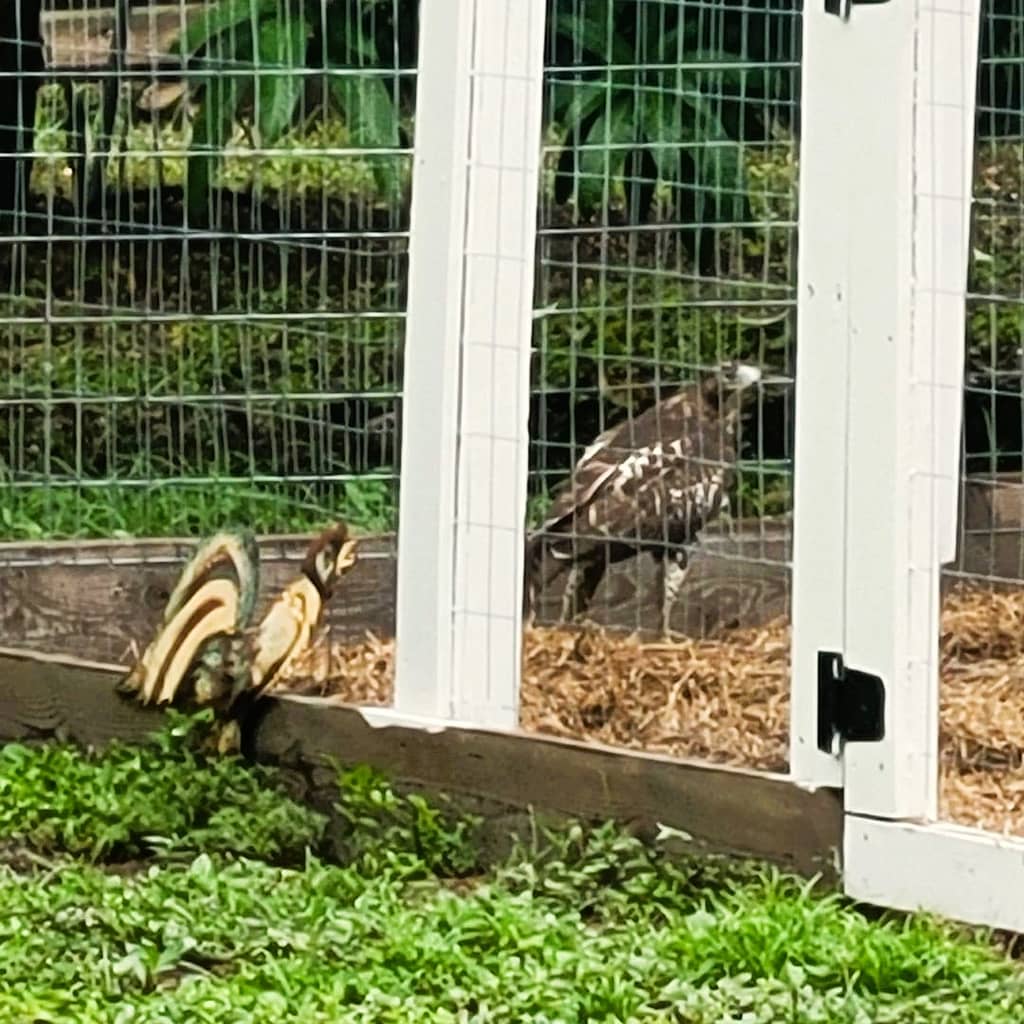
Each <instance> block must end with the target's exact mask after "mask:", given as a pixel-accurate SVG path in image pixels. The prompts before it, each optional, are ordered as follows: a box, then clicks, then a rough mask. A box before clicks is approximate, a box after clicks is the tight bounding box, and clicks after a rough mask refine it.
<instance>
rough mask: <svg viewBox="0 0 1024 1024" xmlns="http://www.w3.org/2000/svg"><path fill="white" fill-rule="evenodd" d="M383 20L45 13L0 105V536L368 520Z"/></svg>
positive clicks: (384, 81) (400, 225)
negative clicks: (15, 149) (17, 147)
mask: <svg viewBox="0 0 1024 1024" xmlns="http://www.w3.org/2000/svg"><path fill="white" fill-rule="evenodd" d="M30 6H31V5H28V4H22V5H21V7H20V12H21V14H22V17H23V18H24V17H25V16H26V12H27V9H28V7H30ZM37 9H38V8H37ZM397 14H398V11H397V7H396V6H395V5H392V4H375V5H371V6H370V7H369V8H367V7H366V5H358V4H355V3H352V4H345V3H332V4H329V5H322V4H320V3H319V2H317V3H308V4H281V5H277V4H272V5H267V4H257V3H255V2H254V4H253V5H252V6H251V8H249V9H247V8H245V6H244V5H237V4H235V5H225V4H216V3H213V4H208V3H190V4H184V5H178V4H164V5H157V6H149V5H147V6H129V5H127V4H121V5H120V6H113V5H110V4H105V5H103V6H102V7H98V6H96V5H94V4H90V5H89V6H88V7H86V6H85V5H84V4H82V5H79V6H77V7H75V8H72V9H70V10H67V11H65V10H57V11H53V10H49V9H44V10H43V12H42V18H41V24H40V34H41V36H42V37H43V40H44V45H43V47H42V51H41V52H42V53H43V54H44V55H45V57H46V60H45V66H44V67H43V68H42V69H36V70H32V71H26V72H23V73H18V71H17V70H16V69H14V70H12V69H11V68H9V67H8V68H5V74H4V79H5V80H4V85H3V91H4V93H5V95H8V94H16V93H17V92H18V91H19V90H20V91H21V92H22V93H23V94H24V93H27V92H31V91H35V103H34V106H35V107H36V118H35V124H34V126H26V125H24V124H22V125H18V124H17V123H16V122H15V123H13V124H12V122H11V121H10V112H8V114H7V116H6V117H5V127H15V128H17V129H19V131H20V134H21V141H22V142H23V143H25V142H32V143H34V149H35V155H36V159H35V161H34V166H32V165H30V164H28V163H27V162H24V161H20V160H18V159H17V158H16V157H12V156H10V155H8V156H7V157H6V159H5V163H6V164H7V166H8V175H7V178H8V179H11V178H19V179H21V180H20V181H19V189H18V193H17V195H16V196H15V195H13V194H12V195H11V197H10V198H9V199H7V201H6V204H5V205H6V206H8V207H9V208H11V209H12V211H13V212H14V213H15V217H14V222H13V231H12V232H11V233H10V234H8V237H7V240H6V241H7V243H8V244H5V246H4V247H3V256H2V268H0V274H2V280H3V281H4V286H3V288H2V292H3V300H2V301H3V303H4V306H5V308H4V309H3V311H2V314H3V315H2V322H3V333H4V336H5V337H4V341H5V344H4V348H5V350H6V351H5V359H4V363H5V373H4V377H5V381H4V385H3V392H4V393H3V395H2V397H0V424H2V426H0V429H2V432H3V435H4V436H3V437H2V439H0V453H2V458H3V475H4V487H3V507H2V509H0V513H2V516H3V521H4V526H5V532H6V533H7V535H8V536H9V537H13V538H18V537H42V536H46V537H54V536H98V537H102V536H110V535H112V534H116V533H120V532H123V533H127V534H132V535H156V536H160V535H166V534H172V535H174V534H178V535H181V534H187V535H191V534H195V533H201V532H204V531H207V530H210V529H214V528H218V527H220V526H223V525H225V523H226V522H230V521H244V522H246V523H247V524H248V525H251V526H252V527H253V528H254V529H257V530H260V531H272V532H273V531H277V532H283V531H293V530H305V529H308V528H312V527H313V526H315V525H316V524H317V523H320V522H322V520H323V517H324V516H325V515H327V514H332V515H333V514H341V515H343V516H345V517H348V518H350V519H352V520H353V521H354V522H355V523H357V524H358V525H359V526H361V527H363V528H367V529H374V530H380V529H388V528H391V527H392V526H393V525H394V515H393V510H394V507H395V499H394V492H395V481H396V471H395V468H394V467H395V466H396V464H397V458H396V450H395V438H394V430H393V427H392V425H391V422H390V419H389V418H388V417H387V416H386V415H383V414H386V413H387V412H388V410H389V409H390V406H391V403H392V401H393V398H394V396H395V395H396V394H397V393H398V391H399V389H400V383H401V382H400V365H401V358H400V343H401V336H402V309H403V305H402V304H403V289H404V283H403V281H404V273H405V261H404V252H405V246H406V226H405V224H404V222H403V216H404V212H403V211H404V207H403V203H402V197H403V196H405V195H406V194H407V192H408V189H409V177H410V160H409V134H408V133H409V130H410V129H409V121H410V117H411V109H412V102H413V99H414V94H415V89H414V82H415V76H414V70H415V53H414V50H413V51H412V52H410V43H409V40H403V39H401V38H400V37H399V34H400V32H401V31H402V30H403V26H400V25H399V24H398V23H397V20H396V19H397ZM22 27H23V28H25V25H24V24H23V26H22ZM27 49H28V46H27V45H26V46H23V47H22V52H24V51H26V50H27ZM37 49H38V48H37ZM23 106H24V108H25V110H26V111H28V110H30V109H31V108H32V106H33V103H32V102H30V101H28V102H24V101H23ZM360 119H362V120H360ZM33 127H34V137H33V131H32V128H33ZM26 148H27V147H26ZM8 152H10V150H8ZM26 171H31V177H30V179H29V182H28V186H29V187H28V192H27V196H26V193H25V190H24V185H25V181H24V172H26Z"/></svg>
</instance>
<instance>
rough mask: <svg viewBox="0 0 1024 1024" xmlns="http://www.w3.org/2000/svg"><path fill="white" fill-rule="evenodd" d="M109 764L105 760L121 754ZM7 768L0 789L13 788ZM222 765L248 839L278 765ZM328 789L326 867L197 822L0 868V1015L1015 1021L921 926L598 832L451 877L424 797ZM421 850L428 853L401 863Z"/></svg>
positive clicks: (174, 747)
mask: <svg viewBox="0 0 1024 1024" xmlns="http://www.w3.org/2000/svg"><path fill="white" fill-rule="evenodd" d="M179 740H180V737H175V736H173V735H171V736H170V737H165V740H164V742H165V746H166V752H165V754H164V755H163V758H164V760H163V763H162V765H161V767H162V769H163V771H164V772H165V773H167V774H168V775H169V777H170V778H172V779H175V780H178V781H179V782H180V781H182V780H181V779H180V771H181V768H182V766H183V765H184V764H186V763H188V759H189V758H190V757H191V756H192V755H191V754H190V753H188V744H187V743H184V744H183V743H181V742H179ZM183 747H184V750H183ZM15 749H16V751H17V753H16V754H15V760H16V761H17V760H22V761H23V760H24V756H25V755H24V754H23V753H21V751H23V750H24V748H15ZM55 749H57V750H62V749H63V748H55ZM76 756H77V757H78V759H79V760H81V761H82V766H81V767H80V766H76V765H75V764H74V763H73V762H74V760H75V757H76ZM108 756H110V757H112V759H113V760H114V761H116V762H117V763H120V762H121V761H122V760H123V754H122V753H121V752H118V751H117V750H116V749H115V751H114V753H113V754H111V755H108ZM39 763H46V764H48V765H50V767H51V768H53V767H54V765H55V762H54V763H51V762H48V761H40V762H39ZM96 763H97V761H96V756H95V755H92V756H88V757H82V756H81V755H71V754H62V755H61V767H62V771H61V773H60V774H57V775H55V774H52V773H51V774H47V775H45V776H42V777H40V776H38V775H37V776H36V777H35V779H34V782H35V784H34V785H28V784H26V785H23V786H22V787H21V788H20V789H19V790H18V792H17V793H14V792H11V791H8V792H7V793H6V794H5V800H4V801H3V802H4V804H5V805H10V804H12V803H14V802H15V801H17V802H18V804H19V805H20V807H21V809H22V810H23V811H25V812H26V813H28V814H30V815H31V814H33V813H35V811H34V809H35V808H36V807H37V806H38V805H39V804H40V803H41V802H42V800H43V798H44V796H45V792H46V790H47V788H49V789H50V790H51V791H56V790H59V791H60V792H62V793H70V791H71V790H72V789H73V784H74V783H75V782H78V783H82V782H86V781H89V782H99V781H100V780H99V779H98V778H96V777H95V776H93V775H88V776H84V775H81V774H79V773H80V772H82V771H85V772H90V771H93V770H94V769H95V766H96ZM6 764H7V762H6V760H0V767H3V775H2V776H0V778H4V779H7V778H8V776H9V775H10V774H11V772H10V770H9V769H8V768H6V767H5V766H6ZM147 767H148V764H147ZM227 770H228V772H229V774H230V776H231V779H232V782H233V785H234V786H235V787H237V788H238V792H239V793H240V794H241V796H240V797H239V799H238V801H237V805H238V806H239V813H241V814H244V816H245V817H246V820H247V821H250V828H255V827H257V819H259V818H260V817H261V816H262V815H263V814H264V813H265V810H266V808H265V807H261V806H256V805H255V804H254V803H253V799H252V796H251V794H252V791H253V789H254V788H255V787H257V786H259V787H261V788H262V787H266V786H268V785H271V784H272V782H273V772H270V771H266V770H259V771H257V770H254V769H252V768H247V767H244V766H242V765H240V764H237V763H235V762H228V769H227ZM65 771H66V772H67V774H68V775H69V776H70V781H68V782H62V781H61V776H62V775H63V773H64V772H65ZM146 777H147V778H149V777H150V776H149V774H147V776H146ZM257 779H258V780H259V781H258V783H257V782H256V781H255V780H257ZM136 784H137V779H135V778H134V777H132V778H127V779H126V778H125V777H124V776H123V775H121V774H115V775H114V776H112V777H111V778H109V779H104V780H102V785H103V787H104V790H103V797H102V799H101V798H100V797H97V796H95V795H94V796H93V797H92V798H91V803H90V804H89V813H90V814H92V815H93V816H94V817H97V815H98V820H99V821H106V820H108V818H109V817H110V814H109V813H108V812H107V810H106V809H105V808H102V807H101V805H102V804H103V802H104V801H107V802H109V803H111V804H118V805H123V806H125V807H126V809H127V810H128V811H129V812H130V807H128V806H127V805H129V803H130V801H129V795H126V794H124V793H122V792H121V791H120V790H119V788H118V787H123V786H125V785H127V786H128V788H129V794H130V792H131V791H133V789H134V787H135V785H136ZM339 785H340V791H339V808H340V809H341V817H342V819H343V822H344V823H346V824H347V826H348V828H349V832H348V837H347V842H348V846H349V849H350V850H356V855H355V856H354V857H351V858H350V859H348V860H346V861H345V862H344V863H342V864H332V863H327V862H326V861H325V860H324V859H322V858H319V857H317V856H315V855H313V854H308V855H306V856H305V858H304V859H303V860H301V861H300V862H299V863H297V864H296V865H295V866H294V867H282V866H275V865H271V864H268V863H266V862H265V860H262V859H252V857H253V854H252V851H251V850H250V851H248V855H247V856H239V855H237V854H238V851H236V850H234V849H232V848H231V847H230V846H229V845H228V843H227V842H224V843H222V845H220V846H218V845H217V842H216V841H213V842H211V837H210V833H209V827H208V825H203V826H201V828H205V829H206V832H205V834H204V833H203V832H200V833H196V834H193V835H192V836H191V838H189V837H188V836H186V835H184V834H181V833H177V832H175V834H176V837H177V840H178V843H177V849H179V850H180V851H182V853H184V852H185V851H189V854H188V856H187V857H182V858H181V859H168V858H167V857H161V858H160V859H158V860H156V861H153V862H151V863H150V864H149V865H141V866H135V867H134V868H131V869H128V870H124V869H116V870H111V869H108V868H106V867H105V866H104V865H102V864H88V863H81V862H75V861H69V860H65V861H61V862H59V863H58V862H56V861H51V862H49V863H43V862H41V861H39V860H38V859H37V860H36V862H35V863H34V864H29V865H26V866H25V867H24V868H23V869H22V870H21V871H19V870H16V869H15V868H14V867H11V866H6V865H5V866H0V955H2V956H3V962H4V971H3V973H2V975H0V1017H2V1018H3V1019H4V1020H10V1021H12V1024H28V1022H33V1024H38V1022H47V1021H52V1022H57V1021H60V1022H68V1024H111V1022H113V1024H128V1022H132V1024H142V1022H146V1024H150V1022H151V1024H157V1022H159V1024H185V1022H188V1024H195V1022H201V1024H272V1022H277V1021H280V1020H283V1019H288V1020H296V1021H302V1022H309V1024H313V1022H326V1021H338V1022H341V1021H345V1022H367V1024H369V1022H377V1021H382V1022H394V1024H399V1022H401V1024H405V1022H408V1024H435V1022H447V1024H456V1022H459V1021H463V1022H469V1021H479V1022H484V1021H513V1020H524V1021H525V1020H532V1021H608V1022H612V1021H631V1022H636V1024H641V1022H643V1024H647V1022H651V1024H653V1022H655V1021H686V1022H687V1024H730V1022H735V1024H739V1022H741V1021H742V1022H744V1024H775V1022H777V1021H788V1022H793V1024H820V1022H824V1021H829V1022H838V1024H863V1022H866V1021H872V1022H879V1024H943V1022H945V1021H948V1020H949V1019H951V1018H955V1019H957V1020H958V1021H963V1022H965V1024H1016V1022H1017V1021H1019V1020H1020V1019H1021V1014H1022V1013H1024V975H1022V972H1021V971H1020V969H1019V968H1018V967H1017V966H1016V965H1015V964H1013V963H1012V962H1010V961H1009V960H1007V959H1005V958H1003V957H1002V956H1000V955H999V954H998V953H997V951H996V950H995V949H993V948H992V946H991V945H989V944H988V942H987V936H985V935H984V934H982V933H978V934H977V935H975V936H965V935H963V934H962V933H958V932H957V931H955V930H954V929H953V928H951V927H948V926H945V925H942V924H939V923H937V922H934V921H932V920H929V919H927V918H924V917H909V918H899V917H892V918H883V919H882V920H880V921H871V920H868V919H867V918H865V917H864V916H862V915H861V914H860V913H859V912H858V911H857V909H856V908H855V907H853V906H851V905H850V904H849V903H848V902H846V901H845V900H842V899H839V898H838V897H836V896H828V895H822V894H820V893H818V892H815V891H813V890H812V889H811V887H810V886H809V885H807V884H806V883H803V882H801V881H798V880H796V879H794V878H791V877H789V876H786V875H782V874H780V873H779V872H777V871H774V870H772V869H769V868H764V867H761V866H758V865H755V864H740V863H734V862H728V861H724V860H714V859H702V858H695V857H690V856H679V855H678V854H670V853H669V852H668V851H667V846H666V845H659V846H652V845H650V844H646V843H644V842H641V841H640V840H638V839H636V838H634V837H631V836H629V835H627V834H625V833H624V832H623V831H622V830H621V829H620V828H618V827H616V826H614V825H611V824H606V825H603V826H599V827H596V828H595V827H587V826H583V825H579V824H570V825H569V826H567V827H564V828H560V829H549V830H546V831H544V832H543V833H542V834H541V835H540V836H538V842H536V843H531V844H530V845H529V846H527V847H521V848H519V849H517V850H516V851H515V852H514V853H513V855H512V856H511V857H510V858H509V859H508V860H507V861H505V862H503V863H500V864H497V865H495V866H493V867H491V868H490V869H485V868H484V867H482V866H479V865H478V866H477V868H476V870H477V871H478V874H477V875H476V876H475V877H474V878H471V879H466V880H461V881H458V882H452V881H446V880H445V879H444V878H438V877H433V876H432V875H431V873H430V867H429V866H430V865H431V864H435V865H439V866H440V868H441V872H442V874H444V873H445V872H446V870H447V868H448V867H450V864H451V860H450V857H449V856H448V855H447V854H446V855H444V856H442V857H437V856H436V852H437V851H438V850H439V849H442V848H443V849H448V850H451V849H453V848H454V847H461V846H462V845H463V843H464V840H465V838H466V836H467V835H468V832H463V833H457V829H458V827H459V822H458V821H457V820H456V819H455V818H453V817H451V816H449V815H447V814H444V813H442V812H440V811H439V810H438V809H437V807H438V805H437V804H435V802H434V801H433V800H431V801H430V802H429V803H428V802H427V801H425V800H419V799H417V800H413V799H412V798H403V797H400V796H398V795H396V793H395V792H394V790H393V789H392V788H391V787H390V786H389V785H388V784H387V783H386V781H384V780H383V779H381V778H380V777H379V776H377V775H376V774H375V773H373V772H370V771H369V770H367V769H357V770H355V771H349V772H343V773H341V774H340V776H339ZM41 790H42V791H43V796H41V795H40V791H41ZM165 795H166V798H167V800H168V802H169V804H170V805H171V807H170V812H169V813H180V808H178V807H177V805H179V804H181V803H186V804H188V805H189V806H191V804H192V802H193V801H194V790H193V789H190V788H189V787H188V786H187V785H186V788H185V790H184V795H179V793H178V791H177V790H176V789H174V788H173V787H170V786H168V787H167V791H166V794H165ZM275 799H277V800H281V799H282V798H280V797H277V796H275ZM51 803H53V801H52V800H51ZM84 803H85V798H84V797H82V796H75V795H71V796H69V797H68V799H67V801H66V802H65V804H62V805H61V806H60V807H59V808H57V807H56V806H55V809H54V810H53V817H54V819H55V823H54V830H55V831H56V832H57V833H63V832H64V831H65V826H64V824H63V819H65V818H67V819H69V820H76V821H79V822H81V821H82V820H83V815H82V807H83V805H84ZM98 808H99V809H100V811H99V812H98V811H97V809H98ZM16 813H17V808H15V809H12V810H11V811H9V812H8V820H10V819H12V818H14V816H15V815H16ZM180 820H183V819H180ZM442 820H444V822H445V823H444V824H443V825H441V826H439V822H440V821H442ZM178 821H179V819H176V824H175V826H174V829H170V830H169V831H175V830H176V829H177V828H178V827H179V824H178ZM453 825H454V830H453ZM463 827H464V828H465V829H469V830H471V829H472V828H473V825H472V823H468V824H467V823H463ZM89 830H91V831H93V832H95V831H96V826H94V825H90V826H89ZM297 831H298V829H297ZM356 833H358V835H357V834H356ZM204 835H205V838H204ZM205 844H209V845H208V848H207V849H206V850H204V851H203V852H198V853H195V852H194V851H196V850H197V849H199V848H200V847H201V846H203V845H205ZM51 849H52V848H51V847H47V850H48V851H49V850H51ZM416 849H420V850H423V851H425V856H424V857H423V858H422V859H420V860H419V862H418V863H416V855H415V853H414V851H415V850H416ZM86 852H88V850H87V851H86ZM467 863H468V861H467Z"/></svg>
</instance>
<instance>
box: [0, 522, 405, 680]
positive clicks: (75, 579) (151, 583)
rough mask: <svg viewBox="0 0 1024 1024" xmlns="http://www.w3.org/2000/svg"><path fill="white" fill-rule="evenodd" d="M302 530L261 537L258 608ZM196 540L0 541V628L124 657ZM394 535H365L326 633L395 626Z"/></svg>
mask: <svg viewBox="0 0 1024 1024" xmlns="http://www.w3.org/2000/svg"><path fill="white" fill-rule="evenodd" d="M308 541H309V538H308V537H263V538H260V542H259V546H260V578H261V586H260V601H259V602H258V604H257V612H256V613H257V615H261V614H262V613H263V610H264V609H265V608H266V607H267V605H268V604H269V603H270V601H271V600H272V599H273V597H274V595H275V594H276V593H277V592H278V590H279V589H280V588H281V587H283V586H285V585H286V584H287V583H289V582H290V581H291V580H292V579H293V578H294V576H295V574H296V573H297V572H298V565H299V561H300V560H301V558H302V555H303V552H304V551H305V547H306V545H307V543H308ZM194 547H195V541H193V540H156V541H123V542H112V541H87V542H60V543H53V544H38V545H18V544H0V636H2V637H3V640H4V643H5V644H6V645H7V646H8V647H16V648H25V649H28V650H36V651H47V652H50V653H54V654H64V655H68V656H69V657H77V658H86V659H89V660H92V661H100V662H112V663H116V664H121V665H124V664H127V663H128V662H129V661H130V660H131V658H132V644H134V645H135V646H136V647H137V648H138V649H139V650H142V649H143V648H144V647H145V646H146V644H147V643H148V642H149V640H150V638H151V637H152V635H153V631H154V630H155V629H156V626H157V624H158V623H159V621H160V616H161V614H162V612H163V608H164V605H165V603H166V601H167V598H168V597H169V596H170V593H171V589H172V588H173V586H174V583H175V581H176V579H177V577H178V573H179V572H180V571H181V566H182V564H183V562H184V560H185V558H186V557H187V556H188V555H189V553H190V552H191V551H192V550H193V549H194ZM394 590H395V559H394V542H393V538H391V537H383V538H374V537H368V538H365V539H364V540H363V542H362V544H361V546H360V560H359V562H358V564H357V565H356V567H355V568H354V569H353V570H352V572H351V573H350V574H349V575H348V576H347V577H346V579H345V585H344V589H343V590H341V591H339V592H338V595H337V596H336V598H335V600H334V601H332V602H331V604H330V605H329V606H328V614H327V616H326V618H325V624H326V626H327V628H328V629H329V631H330V635H331V638H332V639H333V640H340V641H342V642H344V641H346V640H353V639H362V638H363V637H364V636H365V632H366V630H371V631H373V632H375V633H378V634H380V635H382V636H391V635H392V634H393V633H394Z"/></svg>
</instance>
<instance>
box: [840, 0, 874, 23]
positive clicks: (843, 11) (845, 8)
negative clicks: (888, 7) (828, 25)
mask: <svg viewBox="0 0 1024 1024" xmlns="http://www.w3.org/2000/svg"><path fill="white" fill-rule="evenodd" d="M884 3H888V0H825V13H826V14H834V15H835V16H836V17H837V18H842V19H843V21H849V20H850V8H851V7H853V6H854V4H856V5H857V6H860V5H861V4H884Z"/></svg>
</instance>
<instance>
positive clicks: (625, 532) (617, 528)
mask: <svg viewBox="0 0 1024 1024" xmlns="http://www.w3.org/2000/svg"><path fill="white" fill-rule="evenodd" d="M761 379H762V371H761V369H760V368H759V367H757V366H754V365H751V364H747V363H736V362H732V363H726V364H724V365H722V366H720V367H718V368H717V369H716V370H714V371H712V372H711V373H707V374H705V375H703V377H702V378H700V379H699V380H697V381H693V382H689V383H687V384H685V385H683V387H682V388H681V389H680V390H679V391H677V392H676V393H675V394H673V395H671V396H670V397H669V398H666V399H664V400H662V401H661V402H659V403H657V404H656V405H654V406H652V407H651V408H649V409H647V410H646V411H645V412H644V413H642V414H641V415H639V416H636V417H630V418H628V419H626V420H624V421H623V422H621V423H619V424H617V425H616V426H614V427H611V428H610V429H608V430H606V431H605V432H604V433H603V434H601V435H600V436H599V437H598V438H596V440H595V441H594V442H593V443H592V444H591V445H590V447H588V448H587V449H586V451H585V452H584V453H583V455H582V457H581V458H580V460H579V462H577V463H576V466H575V468H574V470H573V473H572V476H571V477H570V479H569V480H568V481H567V483H566V484H565V485H563V487H562V488H560V490H559V492H558V493H557V494H556V495H555V500H554V503H553V504H552V506H551V509H550V511H549V513H548V516H547V518H546V519H545V521H544V522H543V523H542V524H541V525H540V526H539V527H538V528H537V529H536V530H535V531H534V532H533V533H532V534H531V535H530V536H529V538H528V541H527V550H526V574H527V579H526V587H525V595H524V596H525V602H524V603H525V612H526V616H527V618H528V619H532V617H533V613H534V610H535V605H536V598H537V591H538V589H539V582H538V577H539V575H540V566H541V561H542V558H543V555H544V553H545V552H549V553H550V554H551V556H552V557H553V558H554V560H555V561H556V562H558V563H561V565H560V568H561V569H564V568H565V567H566V566H568V568H569V578H568V580H567V582H566V586H565V591H564V593H563V597H562V614H561V617H562V621H567V620H570V619H571V618H573V610H574V608H575V609H576V612H577V614H578V615H582V614H583V613H584V612H585V611H586V609H587V607H588V606H589V604H590V601H591V599H592V598H593V596H594V593H595V591H596V590H597V587H598V585H599V584H600V582H601V579H602V578H603V576H604V574H605V571H606V569H607V567H608V566H609V565H611V564H613V563H616V562H621V561H623V560H625V559H627V558H633V557H636V556H637V555H640V554H641V553H643V552H649V553H650V554H651V555H653V556H654V558H655V559H656V561H657V565H658V577H659V585H660V591H661V593H660V600H661V609H660V612H661V629H662V632H663V634H664V635H668V633H669V623H670V619H671V615H672V610H673V608H674V607H675V602H676V599H677V597H678V595H679V591H680V589H681V587H682V585H683V580H684V579H685V577H686V570H687V554H686V547H685V545H688V544H692V543H693V542H694V540H695V539H696V537H697V534H698V533H699V532H700V530H701V529H702V528H703V527H704V526H705V525H707V523H709V522H710V521H711V520H713V519H714V518H715V517H716V516H717V515H718V514H719V513H720V512H721V511H722V509H723V507H727V504H728V498H727V494H728V491H729V488H730V486H731V484H732V480H733V475H734V464H735V461H736V433H737V428H738V424H739V412H740V404H741V401H742V396H743V394H744V393H745V391H746V389H747V388H749V387H750V386H751V385H753V384H757V383H758V382H759V381H761Z"/></svg>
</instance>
